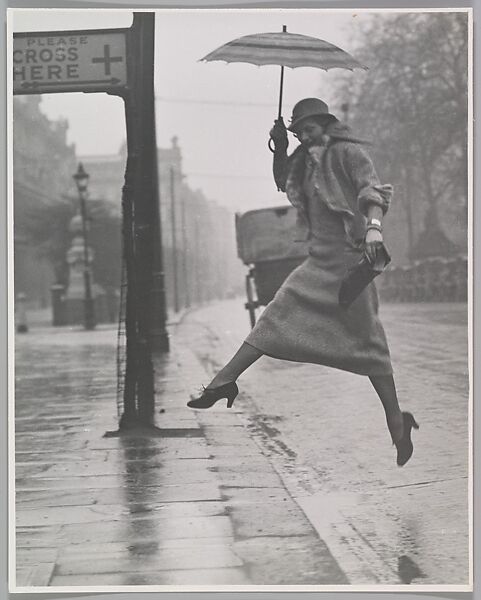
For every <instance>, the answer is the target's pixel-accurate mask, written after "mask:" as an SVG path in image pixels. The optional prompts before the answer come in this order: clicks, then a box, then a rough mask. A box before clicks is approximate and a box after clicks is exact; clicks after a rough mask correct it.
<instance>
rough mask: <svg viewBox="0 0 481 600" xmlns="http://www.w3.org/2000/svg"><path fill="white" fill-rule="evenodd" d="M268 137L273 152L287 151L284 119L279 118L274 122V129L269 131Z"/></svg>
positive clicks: (287, 143)
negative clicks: (271, 142)
mask: <svg viewBox="0 0 481 600" xmlns="http://www.w3.org/2000/svg"><path fill="white" fill-rule="evenodd" d="M269 136H270V138H271V140H272V141H273V142H274V148H275V150H276V151H277V150H287V146H288V145H289V140H288V138H287V129H286V126H285V125H284V119H283V118H282V117H280V118H279V119H276V120H275V121H274V127H273V128H272V129H271V130H270V131H269Z"/></svg>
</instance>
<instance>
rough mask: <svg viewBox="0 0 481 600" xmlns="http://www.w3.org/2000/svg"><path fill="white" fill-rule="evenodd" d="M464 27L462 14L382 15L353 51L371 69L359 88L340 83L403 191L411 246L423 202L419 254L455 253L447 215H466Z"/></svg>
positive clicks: (357, 122) (381, 162) (386, 172)
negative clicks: (444, 221) (445, 220)
mask: <svg viewBox="0 0 481 600" xmlns="http://www.w3.org/2000/svg"><path fill="white" fill-rule="evenodd" d="M467 27H468V18H467V15H466V14H465V13H409V14H400V15H395V16H392V17H391V16H389V17H386V16H385V15H383V16H379V15H378V16H376V17H374V18H373V19H372V21H371V22H370V23H369V25H368V26H367V27H366V29H365V30H364V31H362V33H361V34H360V35H359V39H358V42H357V43H358V49H357V50H356V51H355V55H356V57H357V58H358V59H359V60H360V61H361V62H363V63H364V64H366V65H368V66H369V71H368V72H367V74H365V75H363V76H361V77H358V78H357V79H356V80H355V83H354V85H353V78H352V76H351V77H343V79H342V81H341V83H340V85H339V88H338V94H339V99H340V101H341V102H343V101H346V100H349V104H350V109H351V111H350V119H351V123H352V124H353V125H354V126H355V128H356V130H358V131H361V133H363V134H364V135H365V136H367V137H368V138H370V139H372V140H373V141H374V148H373V154H374V156H375V159H376V164H377V165H378V167H379V170H380V171H381V172H382V174H383V176H384V177H386V179H388V180H390V181H392V182H393V183H395V184H396V188H397V190H398V192H400V193H399V194H398V196H397V197H398V200H399V199H401V201H402V202H403V203H404V208H405V210H406V217H407V225H408V235H409V237H410V239H411V240H412V241H413V243H414V240H415V232H413V230H412V228H413V223H412V221H413V216H412V215H413V208H414V209H416V210H419V206H418V205H419V203H421V204H422V208H423V213H424V219H423V228H422V231H421V232H419V237H418V240H417V241H416V243H415V247H414V248H412V247H411V251H412V252H414V254H416V255H417V256H422V255H427V254H433V253H438V254H448V253H450V252H452V251H453V250H454V245H453V244H452V243H451V242H450V241H449V236H446V234H445V232H444V231H443V226H442V218H441V216H442V212H443V211H455V212H457V213H458V214H465V213H466V206H467V195H468V181H467V126H468V121H467V116H468V84H467V78H468V69H467V60H468V36H467ZM413 202H414V203H415V204H416V206H413ZM447 233H448V234H449V232H447Z"/></svg>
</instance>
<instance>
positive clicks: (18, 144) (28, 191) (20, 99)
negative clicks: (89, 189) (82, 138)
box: [13, 95, 76, 307]
mask: <svg viewBox="0 0 481 600" xmlns="http://www.w3.org/2000/svg"><path fill="white" fill-rule="evenodd" d="M67 129H68V122H67V121H66V120H63V119H61V120H58V121H51V120H50V119H48V118H47V116H46V115H45V114H44V113H43V112H42V111H41V100H40V96H34V95H32V96H16V97H14V99H13V194H14V260H15V275H14V277H15V292H16V294H18V293H24V294H26V296H27V302H28V303H29V305H31V306H34V307H46V306H47V305H48V304H49V302H50V286H51V285H52V284H53V283H54V282H55V280H56V275H55V273H54V268H53V266H52V264H51V262H50V261H48V260H47V259H46V258H45V257H42V255H41V253H40V252H39V248H37V247H36V246H35V245H34V244H33V243H32V240H31V239H30V237H29V235H28V232H27V225H28V220H29V218H30V217H29V211H31V210H32V208H38V206H45V207H47V206H49V205H51V204H53V203H55V202H58V201H59V200H60V199H61V197H62V196H63V195H65V194H68V193H72V192H73V190H72V186H73V180H72V174H73V173H74V172H75V170H76V158H75V146H74V145H69V144H67Z"/></svg>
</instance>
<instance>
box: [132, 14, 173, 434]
mask: <svg viewBox="0 0 481 600" xmlns="http://www.w3.org/2000/svg"><path fill="white" fill-rule="evenodd" d="M154 17H155V15H154V13H135V14H134V21H133V25H132V27H131V29H130V31H129V37H128V81H129V86H128V90H127V93H126V96H125V97H124V101H125V114H126V125H127V154H128V158H127V166H126V172H125V185H124V189H123V209H124V244H125V246H126V247H125V258H126V266H127V311H126V312H127V315H126V321H127V323H126V333H127V364H126V371H125V387H124V415H123V417H122V419H121V426H122V425H123V426H126V427H128V426H132V425H143V426H148V427H149V428H153V425H154V409H155V395H154V368H153V362H152V353H153V348H154V334H157V342H158V343H159V340H160V343H159V346H160V348H161V350H162V351H164V352H165V351H168V349H169V344H168V336H167V333H166V329H165V327H166V318H165V316H166V312H165V290H164V287H163V268H162V253H161V251H162V244H161V239H160V233H161V228H160V209H159V198H158V175H157V146H156V137H155V113H154Z"/></svg>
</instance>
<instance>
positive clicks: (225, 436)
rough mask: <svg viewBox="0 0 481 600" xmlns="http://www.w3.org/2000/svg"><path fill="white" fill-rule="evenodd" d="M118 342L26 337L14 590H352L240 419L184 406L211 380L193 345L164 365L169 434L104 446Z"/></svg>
mask: <svg viewBox="0 0 481 600" xmlns="http://www.w3.org/2000/svg"><path fill="white" fill-rule="evenodd" d="M115 344H116V332H115V331H114V330H113V329H110V330H109V329H99V330H97V331H95V332H90V333H87V332H84V331H82V330H80V329H79V330H76V331H73V332H70V331H69V330H68V329H52V328H45V329H35V328H31V330H30V331H29V333H28V334H26V335H24V336H18V337H17V344H16V346H17V347H16V378H17V384H16V436H15V440H16V443H15V450H16V472H15V475H16V572H15V575H16V582H15V585H16V589H17V591H27V590H28V589H31V588H32V587H35V588H36V589H37V590H40V589H41V588H47V587H48V589H51V590H52V589H53V588H55V589H59V590H61V589H64V588H65V587H66V586H68V587H71V586H75V587H77V588H78V589H80V588H82V589H85V590H88V589H89V588H90V589H97V588H99V587H102V586H143V585H146V586H195V588H196V589H198V588H199V587H200V586H209V588H212V587H215V586H222V589H226V588H228V587H229V586H239V585H242V586H249V585H255V586H258V585H289V584H290V585H322V584H326V583H330V584H340V583H348V580H347V578H346V576H345V574H344V572H343V571H342V569H341V568H340V567H339V565H338V563H337V562H336V561H335V560H334V559H333V557H332V555H331V553H330V551H329V549H328V548H327V546H326V544H325V543H324V542H323V541H322V540H321V539H320V538H319V536H318V534H317V532H316V531H315V529H314V527H313V526H312V525H311V523H310V522H309V520H308V519H307V518H306V516H305V515H304V513H303V511H302V510H301V508H300V507H299V505H298V504H297V503H296V502H295V501H294V500H293V499H292V497H291V496H290V494H289V493H288V491H287V490H286V488H285V486H284V484H283V482H282V480H281V478H280V477H279V475H278V474H277V473H276V471H275V469H274V468H273V467H272V465H271V463H270V461H269V459H268V457H267V456H265V455H264V454H263V453H262V452H261V451H260V449H259V447H258V445H257V444H256V443H255V442H254V441H253V440H252V439H251V437H250V434H249V431H248V430H247V429H246V428H245V427H244V426H243V424H242V422H240V421H239V419H238V416H237V414H236V411H235V410H232V411H229V413H227V412H225V411H223V413H221V414H220V415H216V414H214V413H213V414H212V415H211V417H210V419H209V420H208V422H207V421H205V420H204V418H203V415H202V414H201V415H198V414H196V413H195V412H194V411H191V410H189V409H187V408H186V406H185V401H186V399H187V398H188V392H189V391H192V387H191V386H192V385H193V383H194V381H195V387H198V385H199V381H200V380H205V377H206V374H205V371H204V369H203V368H202V366H201V365H200V363H199V362H198V361H197V360H196V359H195V357H194V356H193V354H192V353H191V352H190V350H189V348H188V346H182V345H179V344H177V343H176V341H175V339H172V352H171V353H170V355H169V356H167V357H160V358H158V359H156V390H157V394H156V396H157V406H156V420H157V424H158V426H159V427H160V428H161V437H152V436H148V435H134V434H131V435H129V436H122V437H104V434H105V432H106V431H113V430H116V429H117V410H116V397H115V390H116V377H115ZM160 411H162V412H160ZM162 589H166V588H165V587H164V588H162Z"/></svg>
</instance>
